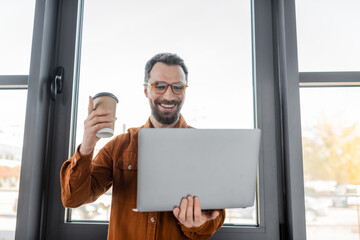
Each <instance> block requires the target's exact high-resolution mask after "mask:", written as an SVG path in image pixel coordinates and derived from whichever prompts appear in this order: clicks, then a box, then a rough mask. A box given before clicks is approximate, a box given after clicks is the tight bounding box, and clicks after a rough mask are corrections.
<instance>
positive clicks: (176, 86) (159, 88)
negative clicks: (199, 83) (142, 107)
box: [144, 81, 188, 95]
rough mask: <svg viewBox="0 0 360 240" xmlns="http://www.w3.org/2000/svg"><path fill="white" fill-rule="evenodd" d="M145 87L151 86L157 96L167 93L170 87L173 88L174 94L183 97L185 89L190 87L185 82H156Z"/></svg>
mask: <svg viewBox="0 0 360 240" xmlns="http://www.w3.org/2000/svg"><path fill="white" fill-rule="evenodd" d="M144 85H147V86H149V85H151V86H152V88H153V90H154V92H155V93H157V94H163V93H165V92H166V91H167V89H168V87H169V86H171V90H172V92H173V93H174V94H176V95H181V94H183V93H184V92H185V89H186V88H187V87H188V86H187V85H186V84H185V83H183V82H176V83H173V84H168V83H166V82H160V81H156V82H154V83H144Z"/></svg>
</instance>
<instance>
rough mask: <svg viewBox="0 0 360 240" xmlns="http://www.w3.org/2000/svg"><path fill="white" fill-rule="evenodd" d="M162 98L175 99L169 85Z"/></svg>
mask: <svg viewBox="0 0 360 240" xmlns="http://www.w3.org/2000/svg"><path fill="white" fill-rule="evenodd" d="M163 98H164V99H166V100H168V101H171V100H174V99H175V96H174V93H173V92H172V89H171V86H168V88H167V89H166V91H165V92H164V93H163Z"/></svg>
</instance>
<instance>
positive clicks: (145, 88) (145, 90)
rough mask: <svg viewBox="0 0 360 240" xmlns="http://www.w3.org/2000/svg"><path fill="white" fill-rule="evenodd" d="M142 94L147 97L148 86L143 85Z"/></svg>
mask: <svg viewBox="0 0 360 240" xmlns="http://www.w3.org/2000/svg"><path fill="white" fill-rule="evenodd" d="M144 94H145V96H146V97H147V98H149V93H148V88H147V86H144Z"/></svg>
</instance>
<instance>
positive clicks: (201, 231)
mask: <svg viewBox="0 0 360 240" xmlns="http://www.w3.org/2000/svg"><path fill="white" fill-rule="evenodd" d="M219 212H220V214H219V216H218V217H217V218H215V219H213V220H210V221H207V222H205V223H204V224H203V225H201V226H200V227H197V228H187V227H185V226H184V225H182V224H180V225H181V230H182V231H183V233H184V234H185V236H187V237H188V238H190V239H193V240H197V239H209V238H210V237H211V236H212V235H213V234H214V233H215V232H216V231H217V230H218V229H219V228H220V227H221V226H222V225H223V223H224V221H225V209H222V210H219Z"/></svg>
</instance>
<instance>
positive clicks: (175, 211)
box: [173, 207, 180, 220]
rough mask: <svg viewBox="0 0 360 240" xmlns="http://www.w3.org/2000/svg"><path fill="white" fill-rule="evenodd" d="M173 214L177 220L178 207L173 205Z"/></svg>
mask: <svg viewBox="0 0 360 240" xmlns="http://www.w3.org/2000/svg"><path fill="white" fill-rule="evenodd" d="M173 214H174V216H175V217H176V219H177V220H179V214H180V208H178V207H174V210H173Z"/></svg>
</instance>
